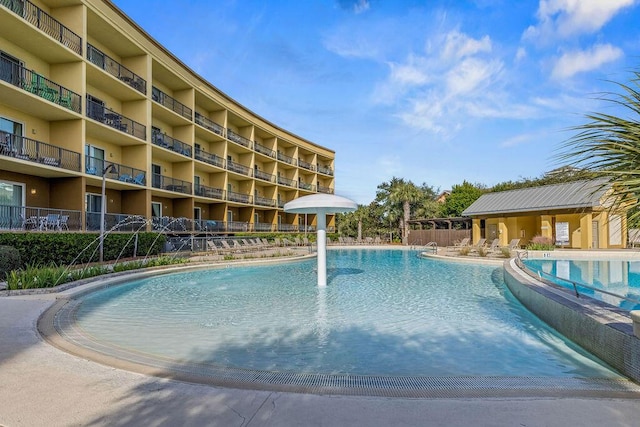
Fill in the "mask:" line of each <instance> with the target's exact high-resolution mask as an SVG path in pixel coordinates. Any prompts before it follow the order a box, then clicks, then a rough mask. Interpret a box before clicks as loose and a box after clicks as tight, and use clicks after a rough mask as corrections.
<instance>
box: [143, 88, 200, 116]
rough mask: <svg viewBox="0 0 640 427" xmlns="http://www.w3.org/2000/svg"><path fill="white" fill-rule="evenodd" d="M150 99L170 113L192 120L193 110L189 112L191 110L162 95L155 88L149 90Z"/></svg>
mask: <svg viewBox="0 0 640 427" xmlns="http://www.w3.org/2000/svg"><path fill="white" fill-rule="evenodd" d="M151 99H153V100H154V101H156V102H157V103H158V104H161V105H164V106H165V107H167V108H168V109H170V110H171V111H173V112H175V113H178V114H180V115H181V116H182V117H184V118H185V119H189V120H193V110H191V108H189V107H187V106H186V105H184V104H183V103H182V102H180V101H178V100H177V99H175V98H173V97H171V96H169V95H168V94H166V93H164V92H163V91H161V90H160V89H158V88H157V87H155V86H153V87H152V88H151Z"/></svg>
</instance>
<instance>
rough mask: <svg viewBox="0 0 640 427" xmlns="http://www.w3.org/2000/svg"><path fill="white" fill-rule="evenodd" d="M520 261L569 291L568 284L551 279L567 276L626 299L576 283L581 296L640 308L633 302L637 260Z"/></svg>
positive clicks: (639, 286)
mask: <svg viewBox="0 0 640 427" xmlns="http://www.w3.org/2000/svg"><path fill="white" fill-rule="evenodd" d="M524 263H525V265H526V266H527V267H529V268H530V269H531V270H533V271H534V272H540V274H541V275H542V277H543V278H545V279H550V280H552V281H553V282H554V283H557V284H559V285H561V286H564V287H567V288H569V289H571V290H573V285H572V284H570V283H568V282H566V281H564V280H555V278H560V279H568V280H571V281H573V282H576V283H579V284H585V285H588V286H589V287H592V288H596V289H602V290H605V291H607V292H609V293H613V294H615V295H619V296H623V297H627V298H629V299H630V300H625V299H621V298H617V297H615V296H612V295H607V294H605V293H602V292H598V291H597V290H594V289H589V288H586V287H581V286H578V291H579V293H580V294H581V295H588V296H590V297H592V298H595V299H598V300H600V301H604V302H606V303H608V304H611V305H614V306H616V307H620V308H623V309H625V310H635V309H640V304H638V303H637V301H640V261H623V260H605V261H602V260H549V259H529V260H524ZM551 276H554V277H551ZM634 300H635V301H634Z"/></svg>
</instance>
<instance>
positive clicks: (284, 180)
mask: <svg viewBox="0 0 640 427" xmlns="http://www.w3.org/2000/svg"><path fill="white" fill-rule="evenodd" d="M278 184H280V185H288V186H289V187H297V186H298V182H297V181H295V180H293V179H289V178H285V177H283V176H279V177H278Z"/></svg>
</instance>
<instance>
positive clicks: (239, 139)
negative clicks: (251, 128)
mask: <svg viewBox="0 0 640 427" xmlns="http://www.w3.org/2000/svg"><path fill="white" fill-rule="evenodd" d="M227 139H229V141H233V142H235V143H236V144H239V145H242V146H243V147H247V148H251V140H249V139H247V138H245V137H244V136H241V135H238V134H237V133H235V132H234V131H232V130H231V129H229V128H227Z"/></svg>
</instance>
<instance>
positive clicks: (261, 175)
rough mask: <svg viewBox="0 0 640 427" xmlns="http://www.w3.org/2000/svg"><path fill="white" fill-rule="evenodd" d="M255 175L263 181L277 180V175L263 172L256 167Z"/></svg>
mask: <svg viewBox="0 0 640 427" xmlns="http://www.w3.org/2000/svg"><path fill="white" fill-rule="evenodd" d="M253 176H255V177H256V178H258V179H261V180H263V181H268V182H276V176H275V175H271V174H270V173H266V172H263V171H261V170H258V169H255V170H254V171H253Z"/></svg>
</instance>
